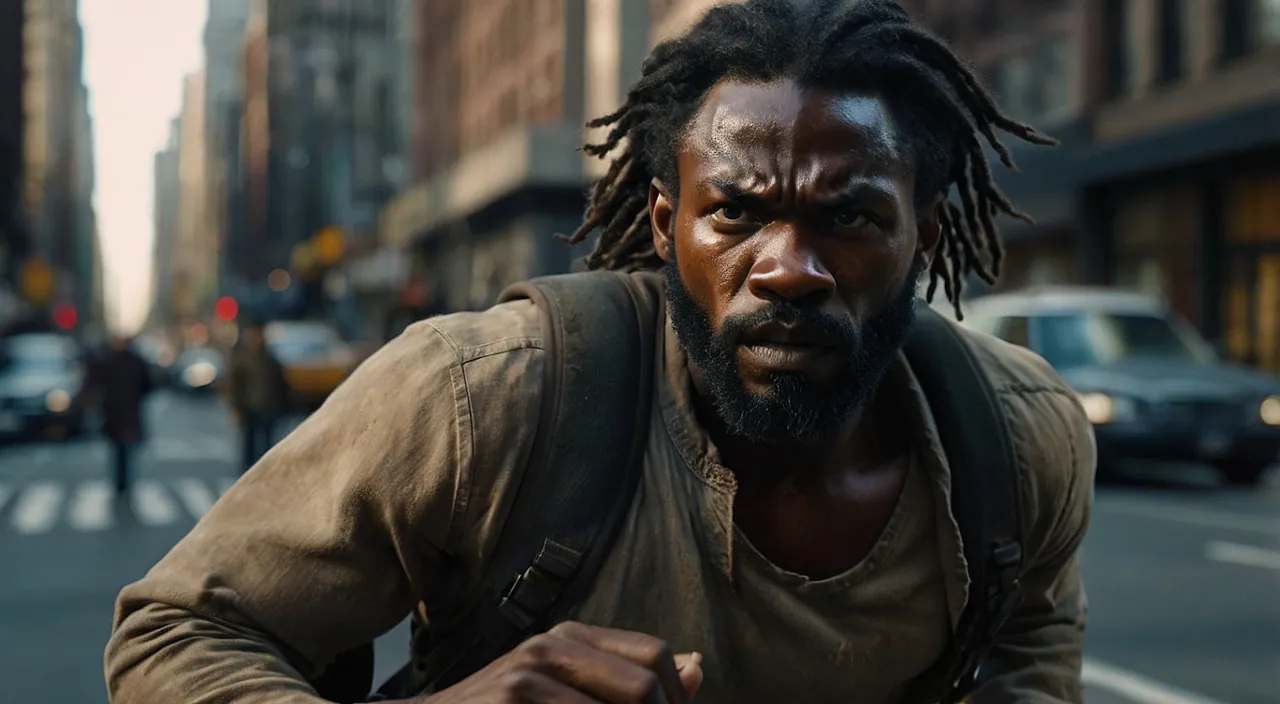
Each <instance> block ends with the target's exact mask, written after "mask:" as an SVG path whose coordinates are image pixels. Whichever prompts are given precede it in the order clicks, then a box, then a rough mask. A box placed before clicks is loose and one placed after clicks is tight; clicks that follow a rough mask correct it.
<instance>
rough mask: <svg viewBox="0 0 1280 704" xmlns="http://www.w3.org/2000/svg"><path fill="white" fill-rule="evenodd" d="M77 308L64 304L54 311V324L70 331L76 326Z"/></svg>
mask: <svg viewBox="0 0 1280 704" xmlns="http://www.w3.org/2000/svg"><path fill="white" fill-rule="evenodd" d="M78 317H79V316H77V315H76V307H75V306H73V305H71V304H70V303H63V304H61V305H59V306H58V307H57V308H54V309H53V322H54V324H55V325H57V326H58V327H60V328H62V329H63V330H70V329H71V328H74V327H75V326H76V320H77V319H78Z"/></svg>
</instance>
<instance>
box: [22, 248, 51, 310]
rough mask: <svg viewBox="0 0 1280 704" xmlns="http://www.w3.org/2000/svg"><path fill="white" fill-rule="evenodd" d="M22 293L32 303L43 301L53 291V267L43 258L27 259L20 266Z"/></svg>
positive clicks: (46, 299) (47, 298)
mask: <svg viewBox="0 0 1280 704" xmlns="http://www.w3.org/2000/svg"><path fill="white" fill-rule="evenodd" d="M22 293H23V295H25V296H26V297H27V300H29V301H31V302H32V303H44V302H45V301H48V300H49V294H51V293H53V269H50V268H49V265H48V264H46V263H45V262H44V260H43V259H28V260H27V263H26V264H24V265H23V267H22Z"/></svg>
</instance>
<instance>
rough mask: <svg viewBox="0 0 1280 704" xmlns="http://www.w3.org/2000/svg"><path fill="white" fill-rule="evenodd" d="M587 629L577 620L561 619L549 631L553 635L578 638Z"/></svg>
mask: <svg viewBox="0 0 1280 704" xmlns="http://www.w3.org/2000/svg"><path fill="white" fill-rule="evenodd" d="M585 630H586V629H585V628H583V626H582V624H581V623H578V622H577V621H561V622H560V623H557V624H556V625H555V627H554V628H552V629H551V630H550V631H548V633H550V634H551V635H553V636H560V637H561V638H576V637H581V635H582V632H583V631H585Z"/></svg>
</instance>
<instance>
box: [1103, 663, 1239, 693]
mask: <svg viewBox="0 0 1280 704" xmlns="http://www.w3.org/2000/svg"><path fill="white" fill-rule="evenodd" d="M1080 674H1081V679H1082V680H1084V683H1085V685H1088V686H1093V687H1097V688H1099V689H1105V690H1107V691H1109V692H1112V693H1113V694H1118V695H1120V696H1122V697H1125V698H1126V699H1131V700H1133V701H1135V702H1138V703H1139V704H1223V702H1220V701H1218V700H1216V699H1210V698H1209V697H1206V696H1204V695H1201V694H1196V693H1195V692H1189V691H1187V690H1185V689H1182V688H1179V687H1174V686H1173V685H1169V684H1165V683H1163V682H1157V681H1156V680H1153V679H1151V678H1150V677H1146V676H1145V675H1140V674H1138V673H1136V672H1130V671H1129V670H1125V669H1122V668H1119V667H1116V666H1114V665H1108V664H1106V663H1102V662H1098V661H1097V660H1092V659H1089V658H1085V661H1084V669H1083V670H1082V671H1081V673H1080Z"/></svg>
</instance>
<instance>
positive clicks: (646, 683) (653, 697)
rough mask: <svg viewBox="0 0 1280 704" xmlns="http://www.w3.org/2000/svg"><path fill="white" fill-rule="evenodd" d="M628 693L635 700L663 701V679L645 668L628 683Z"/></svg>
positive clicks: (630, 698) (629, 697)
mask: <svg viewBox="0 0 1280 704" xmlns="http://www.w3.org/2000/svg"><path fill="white" fill-rule="evenodd" d="M627 694H628V699H629V700H630V701H633V702H657V701H662V681H661V680H660V679H658V675H657V674H656V673H654V672H652V671H650V670H644V671H642V672H640V673H639V674H637V675H636V677H635V679H634V680H632V681H631V682H630V683H628V685H627Z"/></svg>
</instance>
